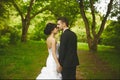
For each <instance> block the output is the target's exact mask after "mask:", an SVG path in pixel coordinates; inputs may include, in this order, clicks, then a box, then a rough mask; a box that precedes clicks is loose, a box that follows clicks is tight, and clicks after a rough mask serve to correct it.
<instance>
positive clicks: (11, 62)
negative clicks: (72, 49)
mask: <svg viewBox="0 0 120 80" xmlns="http://www.w3.org/2000/svg"><path fill="white" fill-rule="evenodd" d="M98 47H99V48H98V53H97V55H98V56H99V57H100V58H101V59H102V60H103V61H106V62H108V63H109V65H110V66H111V67H112V68H113V69H114V70H116V71H117V70H119V71H120V68H119V67H120V64H118V61H120V59H119V56H118V52H117V51H115V50H114V49H112V47H110V46H103V45H102V46H101V45H99V46H98ZM78 49H79V50H84V51H86V52H88V47H87V44H86V43H78ZM47 56H48V52H47V48H46V44H45V43H44V42H39V41H28V42H27V43H18V44H17V45H9V46H8V47H6V48H4V49H0V79H35V78H36V77H37V75H38V74H39V73H40V70H41V68H42V67H43V66H45V64H46V63H45V62H46V58H47ZM79 60H80V64H81V65H80V66H79V69H80V71H82V72H84V74H82V75H83V76H85V77H86V78H93V77H94V78H96V77H97V78H98V77H104V76H103V75H99V74H103V73H102V72H97V73H96V75H94V73H93V72H92V71H91V70H89V68H88V67H85V66H87V65H90V66H94V64H91V62H90V59H88V58H86V55H83V54H81V55H79ZM81 60H85V61H81ZM81 62H83V63H81ZM97 74H98V75H97Z"/></svg>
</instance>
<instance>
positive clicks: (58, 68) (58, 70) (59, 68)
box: [57, 65, 62, 73]
mask: <svg viewBox="0 0 120 80" xmlns="http://www.w3.org/2000/svg"><path fill="white" fill-rule="evenodd" d="M61 71H62V66H60V65H58V66H57V72H59V73H60V72H61Z"/></svg>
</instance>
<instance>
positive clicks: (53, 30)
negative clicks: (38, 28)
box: [36, 23, 62, 79]
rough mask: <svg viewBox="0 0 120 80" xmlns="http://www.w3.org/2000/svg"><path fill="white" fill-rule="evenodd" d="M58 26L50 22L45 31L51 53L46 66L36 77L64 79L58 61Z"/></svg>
mask: <svg viewBox="0 0 120 80" xmlns="http://www.w3.org/2000/svg"><path fill="white" fill-rule="evenodd" d="M57 32H58V28H57V25H56V24H54V23H48V24H47V25H46V27H45V29H44V33H45V34H46V35H48V38H47V40H46V43H47V48H48V52H49V55H48V57H47V61H46V66H45V67H43V68H42V70H41V73H40V74H39V75H38V76H37V78H36V79H62V76H61V73H60V72H61V70H62V67H61V65H60V64H59V62H58V57H59V55H58V47H59V45H58V44H57V42H56V40H55V34H57Z"/></svg>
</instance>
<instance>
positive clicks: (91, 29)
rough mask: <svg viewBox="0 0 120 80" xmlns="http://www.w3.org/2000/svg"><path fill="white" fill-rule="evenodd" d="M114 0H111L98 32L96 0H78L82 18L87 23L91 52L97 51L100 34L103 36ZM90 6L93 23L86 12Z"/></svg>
mask: <svg viewBox="0 0 120 80" xmlns="http://www.w3.org/2000/svg"><path fill="white" fill-rule="evenodd" d="M113 1H114V0H110V2H109V4H108V8H107V12H106V14H105V15H104V16H103V17H102V21H101V25H100V28H99V30H98V32H97V31H96V17H95V12H96V11H95V7H94V3H95V1H94V0H85V1H84V0H78V3H79V8H80V14H81V16H82V19H83V21H84V24H85V29H86V35H87V41H88V46H89V50H90V51H91V52H95V51H97V45H98V41H99V39H100V36H101V34H102V32H103V30H104V27H105V23H106V21H107V17H108V15H109V14H110V11H111V9H112V4H113ZM86 3H87V4H86ZM86 5H87V6H86ZM88 6H90V11H91V15H92V24H91V25H90V24H89V20H88V18H87V16H86V13H85V9H86V7H88Z"/></svg>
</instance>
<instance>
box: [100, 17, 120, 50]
mask: <svg viewBox="0 0 120 80" xmlns="http://www.w3.org/2000/svg"><path fill="white" fill-rule="evenodd" d="M101 41H102V44H105V45H111V46H114V47H115V49H118V50H119V49H120V45H119V44H120V16H119V17H118V20H117V21H112V22H111V23H110V25H108V26H107V28H106V29H105V31H104V33H103V35H102V40H101Z"/></svg>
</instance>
